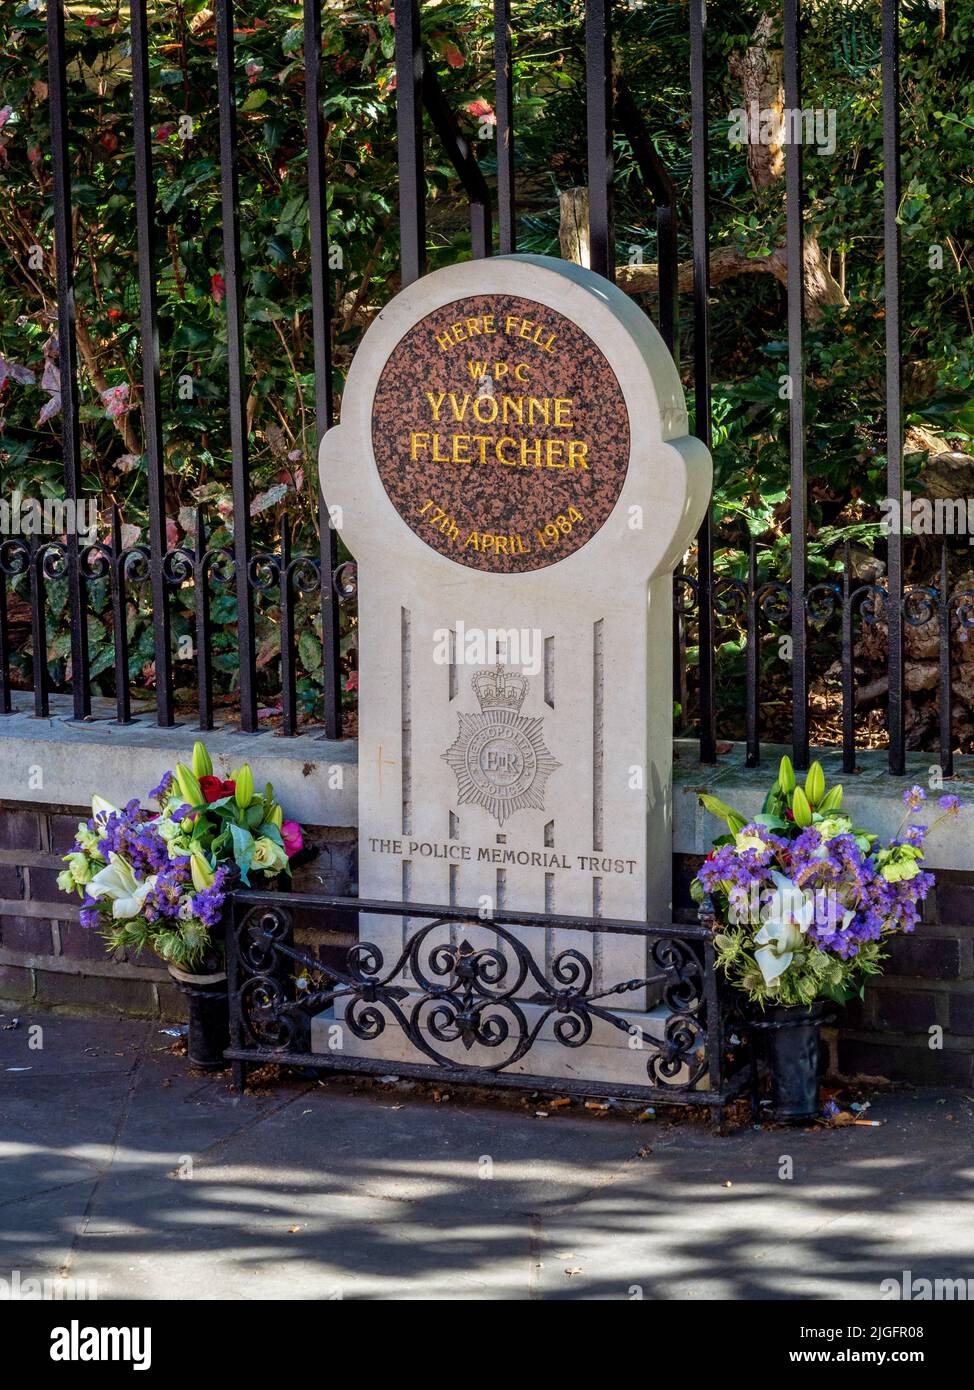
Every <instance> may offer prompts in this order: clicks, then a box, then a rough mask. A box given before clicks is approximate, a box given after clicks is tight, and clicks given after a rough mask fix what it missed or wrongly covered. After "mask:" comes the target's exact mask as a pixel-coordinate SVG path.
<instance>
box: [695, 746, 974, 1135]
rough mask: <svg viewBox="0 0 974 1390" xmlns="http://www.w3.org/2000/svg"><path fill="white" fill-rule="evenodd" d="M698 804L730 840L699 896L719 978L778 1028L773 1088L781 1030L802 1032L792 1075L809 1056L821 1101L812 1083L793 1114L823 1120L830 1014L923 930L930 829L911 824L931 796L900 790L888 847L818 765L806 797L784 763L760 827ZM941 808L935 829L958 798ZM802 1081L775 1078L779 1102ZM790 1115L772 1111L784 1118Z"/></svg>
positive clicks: (698, 881) (713, 856)
mask: <svg viewBox="0 0 974 1390" xmlns="http://www.w3.org/2000/svg"><path fill="white" fill-rule="evenodd" d="M700 800H701V803H702V804H703V806H704V807H705V808H706V809H707V810H708V811H710V812H711V814H713V815H714V816H716V817H717V818H718V819H720V820H722V821H723V822H724V824H725V825H726V827H727V834H725V835H722V836H720V837H719V838H718V839H716V840H715V841H714V848H713V849H712V850H711V852H710V854H709V855H708V856H707V859H706V861H705V863H704V864H703V865H702V866H701V868H700V871H699V873H698V874H697V876H696V878H695V879H694V881H693V885H692V892H693V896H694V898H695V899H696V901H698V902H701V901H703V899H704V897H705V896H707V895H709V897H710V898H711V899H712V901H713V904H714V912H715V917H716V920H717V926H718V930H717V932H716V934H715V936H714V949H715V952H716V961H717V967H718V969H719V970H721V971H722V973H723V974H724V976H725V978H726V979H727V980H728V981H729V983H730V984H731V985H732V986H734V987H735V988H736V989H739V990H741V991H743V993H744V994H745V995H746V996H747V998H748V1000H749V1001H750V1003H751V1005H752V1006H755V1008H756V1009H758V1010H761V1011H764V1012H766V1014H767V1020H766V1021H764V1022H761V1021H757V1022H756V1023H755V1025H754V1026H756V1027H757V1028H767V1029H769V1030H772V1031H771V1033H770V1036H771V1039H772V1082H773V1084H774V1083H775V1070H774V1060H775V1056H774V1047H775V1045H776V1043H777V1040H778V1039H779V1037H780V1034H779V1032H778V1030H779V1029H780V1028H787V1029H790V1030H797V1031H794V1032H793V1033H792V1036H790V1037H788V1038H782V1039H781V1049H784V1051H785V1052H787V1053H790V1055H791V1056H792V1064H793V1067H792V1069H793V1070H794V1067H795V1066H797V1062H796V1060H795V1054H796V1051H797V1050H798V1049H799V1047H800V1045H803V1046H806V1051H807V1054H808V1055H807V1056H806V1058H805V1061H806V1062H807V1067H806V1068H805V1069H806V1070H807V1069H808V1067H810V1068H811V1069H812V1071H813V1073H814V1096H811V1095H810V1088H811V1081H808V1082H807V1085H804V1088H803V1093H802V1097H803V1098H801V1099H800V1100H799V1101H798V1102H797V1103H798V1106H799V1111H800V1114H797V1115H792V1116H788V1118H806V1117H807V1114H808V1113H812V1114H814V1113H815V1110H816V1099H817V1086H818V1082H817V1062H818V1027H819V1024H820V1022H821V1019H822V1017H823V1015H824V1013H825V1009H826V1006H827V1004H828V1003H829V1002H831V1003H833V1004H843V1003H845V1002H846V1001H847V1000H848V999H849V998H851V997H853V996H854V995H858V996H860V997H861V996H862V994H863V991H864V986H865V981H866V979H867V978H868V977H869V976H870V975H876V974H878V973H880V972H881V970H882V962H883V960H884V959H885V956H886V951H885V947H886V944H887V942H888V941H889V939H890V937H892V936H895V935H896V934H898V933H899V932H911V931H913V929H914V928H915V926H916V924H917V921H918V920H919V917H920V910H921V907H920V905H921V903H922V902H923V900H924V898H925V897H926V896H927V893H928V892H929V891H930V888H931V886H932V884H933V876H932V875H931V874H929V873H926V872H924V871H923V869H922V868H921V864H922V862H923V856H924V849H923V847H924V842H925V839H926V836H927V834H928V833H929V831H930V830H931V829H932V828H933V825H925V824H922V823H920V822H919V821H916V820H915V819H914V817H915V815H916V813H918V812H919V811H920V808H921V807H922V806H923V803H924V802H925V801H926V794H925V793H924V791H923V790H922V788H920V787H911V788H909V789H908V790H907V791H905V792H904V795H903V800H904V805H905V814H904V816H903V820H902V822H901V824H900V826H899V828H898V830H897V832H896V834H895V835H894V836H893V837H892V838H891V839H890V840H889V842H888V843H884V842H882V841H881V840H880V839H879V838H878V836H876V835H874V834H871V833H870V832H869V831H867V830H864V829H862V828H860V827H857V826H854V825H853V823H852V821H851V820H850V818H849V817H848V816H846V815H844V814H843V812H842V788H841V786H835V787H832V788H831V789H828V788H827V787H826V783H825V775H824V773H823V771H822V767H821V764H820V763H817V762H816V763H813V764H812V766H811V768H810V769H809V772H808V775H807V777H806V779H805V784H804V786H803V787H802V786H799V785H798V783H797V780H796V777H795V772H794V768H793V767H792V764H791V761H790V759H788V758H782V760H781V766H780V769H779V772H778V778H777V780H776V781H775V783H774V785H773V786H772V788H771V790H770V791H769V792H768V794H767V796H766V797H765V800H764V805H763V807H762V810H761V814H760V815H757V816H754V817H753V818H752V819H748V818H747V817H746V816H743V815H741V814H740V813H739V812H737V811H735V810H734V809H733V807H731V806H728V805H726V804H725V803H724V802H722V801H720V800H718V799H717V798H716V797H714V796H709V795H702V796H701V797H700ZM938 806H939V811H940V815H939V818H938V821H939V820H943V819H945V818H946V817H948V816H955V815H958V814H959V812H960V809H961V803H960V801H959V799H958V798H957V797H956V796H943V797H941V798H940V800H939V803H938ZM938 821H935V822H934V823H933V824H937V823H938ZM803 1024H804V1026H805V1033H806V1034H807V1036H805V1037H803V1036H802V1033H801V1028H802V1025H803ZM779 1050H780V1049H779ZM813 1050H814V1057H812V1051H813ZM799 1070H800V1068H799ZM797 1079H798V1080H800V1079H801V1078H797ZM795 1080H796V1078H795V1077H794V1076H792V1077H788V1076H779V1077H778V1084H777V1086H776V1092H779V1093H780V1092H781V1088H782V1087H784V1086H786V1085H787V1083H789V1081H795ZM779 1099H780V1095H779ZM809 1106H810V1107H811V1109H810V1111H809ZM787 1108H788V1106H787V1104H785V1103H784V1102H782V1103H780V1104H779V1103H778V1102H776V1112H777V1113H779V1116H781V1115H782V1112H783V1111H784V1110H787Z"/></svg>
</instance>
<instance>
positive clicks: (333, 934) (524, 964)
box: [226, 892, 750, 1119]
mask: <svg viewBox="0 0 974 1390" xmlns="http://www.w3.org/2000/svg"><path fill="white" fill-rule="evenodd" d="M298 911H300V933H299V935H300V937H301V942H302V944H296V941H295V925H294V919H295V915H296V913H297V912H298ZM361 914H367V915H368V916H370V917H372V918H373V920H374V918H375V917H376V916H385V917H397V918H403V919H405V920H406V921H407V922H408V924H409V928H408V934H404V939H403V942H402V946H401V949H399V950H398V951H396V952H395V956H394V958H392V959H387V957H386V954H385V953H384V952H383V951H382V950H381V949H380V947H379V946H378V945H375V944H374V943H372V942H370V941H368V940H367V939H356V937H357V936H358V930H359V920H360V915H361ZM444 928H450V929H451V930H450V932H449V936H450V939H449V940H444V932H443V929H444ZM484 928H487V929H489V931H490V933H491V936H492V937H494V938H495V944H494V945H492V946H483V945H479V944H472V943H471V942H470V940H469V938H467V937H466V936H465V934H464V933H465V930H466V929H480V931H481V932H482V931H483V929H484ZM525 928H527V929H528V935H529V936H532V935H533V934H534V933H535V932H537V933H538V934H539V939H538V945H539V949H538V950H532V949H531V946H530V944H528V943H527V942H526V941H525V940H524V939H523V933H524V929H525ZM559 928H564V929H566V930H570V931H572V932H575V933H578V932H585V933H588V934H589V935H590V936H592V937H594V936H595V934H605V935H606V936H609V937H618V936H629V937H638V938H640V939H643V940H645V941H646V943H647V952H646V959H647V961H648V966H647V973H646V975H645V976H644V977H642V978H638V979H624V980H612V981H610V982H601V983H599V982H598V981H597V972H596V969H595V965H594V962H593V949H590V950H588V951H586V950H580V949H578V948H576V947H573V948H570V949H566V950H562V951H560V952H558V953H556V954H555V955H554V956H553V957H552V959H551V960H550V963H548V964H547V965H546V964H544V961H545V952H544V949H543V942H544V940H545V936H544V933H545V931H546V930H551V929H559ZM437 933H438V935H437ZM309 935H310V936H311V937H312V938H313V943H314V944H312V945H307V944H304V942H305V941H306V938H307V937H308V936H309ZM336 940H337V941H338V943H339V944H337V945H336V944H334V943H335V942H336ZM227 970H228V975H229V989H230V1039H231V1043H230V1048H229V1050H228V1052H227V1054H226V1055H227V1057H228V1058H229V1059H230V1060H231V1061H232V1063H233V1066H234V1083H235V1085H236V1086H237V1088H238V1089H242V1087H243V1086H244V1085H245V1083H246V1077H247V1070H248V1067H249V1066H250V1065H252V1064H258V1063H267V1062H269V1061H274V1062H281V1063H287V1064H290V1065H293V1066H298V1067H313V1068H322V1069H330V1070H338V1071H348V1072H364V1073H379V1074H385V1073H388V1072H390V1071H395V1073H396V1074H397V1075H403V1076H410V1077H423V1078H426V1079H435V1078H437V1077H439V1078H441V1079H442V1078H447V1079H449V1080H451V1081H453V1082H457V1083H459V1082H467V1083H473V1084H479V1085H499V1086H514V1087H519V1088H521V1089H529V1090H536V1089H543V1090H545V1091H557V1092H558V1093H559V1094H562V1093H564V1094H569V1095H582V1096H614V1097H618V1098H624V1099H631V1100H640V1101H646V1102H657V1103H667V1102H668V1103H671V1104H681V1105H685V1104H692V1105H700V1106H705V1107H709V1108H710V1110H711V1111H712V1112H713V1113H714V1115H715V1116H716V1117H717V1118H718V1119H720V1118H721V1116H722V1112H723V1109H724V1107H725V1106H726V1105H727V1103H728V1102H729V1101H730V1100H731V1099H733V1098H734V1097H736V1096H738V1095H740V1094H742V1093H743V1092H744V1091H745V1089H746V1088H747V1086H748V1084H749V1081H750V1073H749V1068H748V1066H747V1065H746V1062H747V1060H748V1059H747V1058H746V1057H745V1056H744V1053H745V1048H744V1046H743V1043H742V1040H741V1039H742V1036H743V1032H744V1030H743V1027H741V1026H740V1025H734V1027H732V1022H733V1018H734V1015H733V1013H732V1010H731V1009H729V1007H728V1005H727V1002H726V1001H725V999H724V998H723V995H722V990H721V987H720V984H719V981H718V977H717V975H716V973H715V971H714V952H713V923H712V921H708V920H704V919H701V921H700V922H698V923H693V924H687V925H683V926H663V925H653V924H649V923H647V924H643V923H635V922H625V921H613V920H609V919H604V918H600V919H592V918H581V917H568V916H551V915H535V914H531V913H524V912H498V913H497V914H496V915H494V916H491V917H490V918H489V919H484V918H483V917H481V916H479V915H478V914H477V913H476V912H472V911H466V910H464V909H463V908H444V907H432V906H427V905H424V904H420V903H389V902H371V901H364V900H359V899H357V898H336V897H315V896H311V895H305V894H300V895H298V894H274V895H266V896H262V895H261V894H259V893H254V892H239V893H235V894H234V895H233V905H232V912H231V915H230V922H229V925H228V928H227ZM642 990H650V991H652V992H653V997H654V998H658V999H659V1001H660V1002H661V1003H662V1004H663V1005H664V1006H665V1008H666V1010H667V1011H668V1012H667V1014H666V1017H665V1020H664V1022H663V1026H662V1031H661V1036H658V1037H657V1036H654V1035H653V1034H652V1033H650V1032H648V1031H646V1030H645V1029H644V1028H643V1027H642V1026H641V1025H640V1024H639V1023H638V1022H636V1021H635V1018H636V1017H637V1016H634V1015H631V1014H627V1013H626V1012H624V1011H622V1010H621V1009H619V1008H618V1006H617V1005H616V1004H615V1000H616V998H617V997H620V996H621V997H623V998H625V996H626V995H631V994H634V993H635V992H637V991H642ZM610 998H611V999H612V1001H613V1002H612V1003H611V1004H610V1003H609V1002H607V1001H608V1000H609V999H610ZM336 1004H337V1005H338V1006H339V1008H340V1010H341V1015H340V1019H336V1025H337V1027H338V1028H339V1029H340V1030H341V1033H342V1039H343V1040H344V1041H345V1042H347V1046H346V1045H343V1044H342V1043H340V1044H339V1045H338V1046H335V1045H334V1044H331V1045H329V1046H328V1047H326V1048H324V1049H321V1050H316V1051H312V1049H311V1020H312V1018H313V1017H315V1016H316V1015H318V1014H321V1013H323V1012H324V1011H327V1010H329V1009H331V1008H333V1007H334V1006H335V1005H336ZM527 1006H531V1007H530V1008H529V1007H527ZM535 1011H537V1013H536V1016H534V1014H535ZM597 1021H600V1022H601V1023H602V1024H607V1025H609V1026H610V1027H611V1028H615V1029H618V1030H619V1032H620V1033H622V1034H624V1035H625V1037H626V1042H625V1045H624V1046H625V1047H626V1048H630V1049H632V1051H631V1052H630V1053H629V1055H630V1056H633V1055H635V1056H638V1058H639V1066H640V1068H641V1069H642V1070H643V1071H644V1073H645V1077H646V1081H645V1084H642V1083H639V1084H628V1083H619V1082H613V1081H589V1080H582V1079H580V1075H585V1074H586V1066H585V1063H584V1060H582V1061H580V1062H577V1063H576V1067H575V1072H576V1075H575V1076H574V1077H563V1076H556V1075H542V1074H534V1073H532V1072H531V1070H530V1063H531V1054H532V1049H533V1048H534V1047H535V1046H536V1045H537V1044H538V1042H539V1038H540V1037H541V1035H542V1034H544V1038H545V1040H546V1041H548V1042H550V1041H551V1040H552V1039H553V1040H554V1042H555V1043H556V1044H558V1045H560V1047H562V1048H564V1049H565V1050H566V1056H568V1055H569V1054H570V1053H571V1052H572V1051H574V1050H577V1049H581V1048H585V1047H586V1046H588V1045H589V1044H590V1041H591V1038H592V1032H593V1025H594V1024H595V1023H596V1022H597ZM549 1025H550V1027H549ZM735 1027H736V1030H737V1031H735V1030H734V1028H735ZM395 1030H401V1039H402V1041H404V1042H406V1043H408V1044H409V1045H411V1047H412V1048H414V1049H415V1050H416V1051H417V1052H418V1053H419V1054H420V1055H421V1057H422V1058H424V1059H425V1060H422V1061H408V1060H406V1061H400V1060H396V1061H391V1060H390V1059H389V1056H388V1054H386V1055H385V1056H378V1055H377V1056H370V1055H369V1046H370V1044H374V1043H376V1042H377V1041H378V1040H380V1039H382V1038H383V1036H384V1035H385V1034H392V1033H393V1032H394V1031H395ZM450 1045H453V1046H456V1045H459V1046H460V1047H461V1048H462V1049H463V1050H464V1051H467V1052H469V1051H470V1049H471V1048H472V1047H473V1046H474V1045H477V1046H479V1047H481V1048H483V1049H485V1050H487V1051H488V1053H489V1055H490V1056H491V1057H492V1060H491V1061H490V1063H488V1064H482V1065H465V1064H463V1063H462V1062H461V1061H458V1060H457V1058H456V1057H451V1056H449V1055H448V1054H447V1052H446V1051H444V1049H445V1048H446V1047H448V1046H450ZM556 1050H557V1049H556ZM522 1063H523V1064H524V1065H523V1067H522V1065H521V1064H522ZM515 1067H517V1068H518V1069H517V1070H512V1069H513V1068H515Z"/></svg>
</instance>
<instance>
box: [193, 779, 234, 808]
mask: <svg viewBox="0 0 974 1390" xmlns="http://www.w3.org/2000/svg"><path fill="white" fill-rule="evenodd" d="M236 789H237V784H236V782H221V781H220V778H219V777H201V778H200V791H201V792H202V793H203V795H204V796H205V797H206V804H207V806H209V804H210V802H211V801H219V800H220V798H221V796H233V794H234V792H235V791H236Z"/></svg>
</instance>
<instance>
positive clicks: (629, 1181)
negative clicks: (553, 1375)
mask: <svg viewBox="0 0 974 1390" xmlns="http://www.w3.org/2000/svg"><path fill="white" fill-rule="evenodd" d="M16 1017H17V1021H16V1023H14V1018H15V1016H14V1015H12V1014H10V1013H7V1014H6V1015H0V1159H2V1161H0V1279H10V1278H12V1277H13V1276H14V1272H15V1271H19V1276H18V1277H19V1278H20V1280H21V1281H23V1280H25V1279H28V1278H41V1279H43V1278H49V1279H55V1280H56V1279H59V1278H64V1279H72V1280H75V1281H85V1286H86V1287H87V1288H89V1290H90V1291H92V1292H95V1293H96V1295H97V1297H98V1298H99V1299H109V1298H135V1299H179V1300H191V1299H211V1298H232V1299H265V1298H266V1299H301V1300H304V1299H368V1300H386V1299H395V1300H401V1299H422V1300H426V1299H444V1300H445V1299H450V1300H452V1299H498V1300H520V1299H583V1300H589V1299H638V1298H645V1299H666V1300H677V1299H679V1300H684V1299H706V1300H711V1299H796V1298H811V1299H817V1300H831V1299H852V1298H865V1299H871V1300H872V1299H881V1298H883V1297H884V1289H883V1281H884V1280H890V1279H892V1280H895V1281H896V1282H897V1283H901V1282H902V1280H903V1277H904V1272H905V1271H909V1274H907V1275H906V1278H907V1281H909V1280H910V1279H911V1278H930V1279H936V1278H940V1279H945V1278H965V1279H966V1278H971V1277H972V1276H974V1259H972V1253H971V1251H972V1242H971V1225H970V1219H969V1217H968V1216H967V1215H965V1211H969V1207H968V1203H969V1202H970V1200H971V1196H972V1187H974V1157H972V1144H971V1141H972V1128H974V1097H970V1096H967V1095H966V1094H965V1093H963V1092H956V1091H954V1092H952V1091H949V1090H945V1091H919V1090H917V1091H907V1090H897V1091H874V1092H873V1093H872V1094H871V1104H870V1109H869V1111H868V1116H869V1117H870V1118H873V1119H878V1120H881V1121H882V1124H881V1125H880V1126H878V1127H864V1126H847V1127H843V1128H834V1129H833V1128H825V1127H813V1128H811V1129H798V1130H795V1129H790V1130H789V1129H782V1128H775V1127H772V1126H769V1125H765V1126H763V1127H754V1126H752V1125H751V1124H750V1123H749V1122H746V1123H743V1124H741V1126H740V1127H739V1128H737V1129H734V1130H732V1132H731V1133H729V1134H728V1135H725V1136H723V1137H721V1136H718V1135H716V1134H714V1133H712V1131H711V1128H710V1126H709V1123H708V1122H707V1121H706V1120H705V1119H704V1118H703V1117H702V1116H697V1117H694V1118H687V1119H679V1120H678V1121H676V1122H673V1121H671V1120H670V1119H668V1118H665V1117H664V1115H663V1114H662V1112H661V1113H660V1114H659V1115H658V1116H657V1118H656V1119H652V1120H647V1121H638V1120H637V1119H636V1118H635V1115H634V1114H633V1113H631V1112H629V1111H628V1110H625V1109H619V1110H617V1111H610V1112H608V1113H606V1114H598V1113H591V1112H589V1111H586V1110H585V1109H584V1108H583V1107H581V1106H580V1105H575V1106H572V1107H562V1108H558V1107H556V1108H554V1109H551V1108H549V1107H548V1101H549V1099H550V1098H548V1097H545V1096H536V1097H534V1098H529V1097H525V1096H521V1095H519V1094H517V1093H514V1094H511V1095H504V1096H502V1095H500V1094H498V1093H496V1092H494V1093H490V1094H489V1095H485V1093H483V1092H469V1091H464V1090H463V1089H462V1088H459V1089H457V1088H450V1086H449V1085H448V1084H446V1083H440V1084H439V1086H438V1087H437V1088H436V1089H434V1087H433V1086H430V1085H426V1084H425V1083H421V1084H410V1083H406V1082H398V1083H397V1082H382V1083H377V1082H368V1081H362V1080H361V1079H359V1080H356V1079H354V1078H351V1077H342V1076H339V1075H329V1076H328V1077H327V1078H326V1079H324V1080H320V1079H317V1078H315V1077H313V1076H310V1075H305V1076H302V1075H298V1074H295V1073H293V1072H279V1073H278V1072H277V1070H276V1069H270V1070H269V1071H267V1072H264V1073H259V1074H258V1076H257V1084H256V1085H255V1087H254V1089H253V1092H252V1093H248V1094H245V1095H243V1096H240V1095H236V1094H234V1093H233V1092H232V1091H231V1090H230V1088H229V1074H228V1073H227V1074H223V1073H218V1074H217V1075H215V1076H204V1075H201V1074H199V1073H193V1072H191V1071H190V1070H189V1069H188V1067H187V1063H186V1060H185V1058H184V1057H182V1056H179V1055H177V1050H178V1047H179V1044H178V1042H174V1039H173V1037H172V1036H171V1035H169V1034H167V1033H166V1032H164V1031H163V1025H161V1024H160V1023H159V1022H158V1021H154V1022H141V1021H132V1020H116V1019H105V1018H78V1017H74V1016H70V1015H65V1014H62V1013H52V1012H47V1013H43V1012H37V1013H30V1012H28V1011H24V1012H23V1013H21V1014H20V1015H19V1016H16ZM38 1027H39V1028H40V1030H41V1031H40V1033H38V1032H37V1031H36V1030H37V1028H38ZM39 1044H40V1045H39ZM436 1096H438V1097H439V1099H438V1100H437V1099H436V1098H435V1097H436ZM539 1112H546V1113H544V1114H542V1113H539ZM92 1281H93V1283H92ZM970 1287H971V1288H972V1289H974V1282H972V1284H971V1285H970ZM885 1292H886V1296H887V1297H888V1296H889V1294H888V1286H887V1290H886V1291H885Z"/></svg>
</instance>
